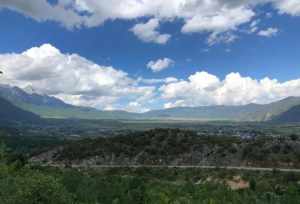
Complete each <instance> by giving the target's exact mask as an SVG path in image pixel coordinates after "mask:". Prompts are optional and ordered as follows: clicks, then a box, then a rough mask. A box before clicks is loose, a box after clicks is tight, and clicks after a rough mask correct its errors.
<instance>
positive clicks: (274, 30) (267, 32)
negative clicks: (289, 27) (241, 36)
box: [257, 28, 279, 37]
mask: <svg viewBox="0 0 300 204" xmlns="http://www.w3.org/2000/svg"><path fill="white" fill-rule="evenodd" d="M278 32H279V30H278V28H268V29H266V30H261V31H259V32H258V33H257V35H259V36H263V37H273V36H276V35H277V33H278Z"/></svg>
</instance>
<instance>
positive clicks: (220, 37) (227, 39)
mask: <svg viewBox="0 0 300 204" xmlns="http://www.w3.org/2000/svg"><path fill="white" fill-rule="evenodd" d="M237 38H238V37H237V36H236V35H234V34H232V33H230V32H227V33H221V34H220V33H212V34H210V35H209V37H208V39H207V44H208V45H209V46H212V45H215V44H218V43H225V44H230V43H232V42H234V41H235V40H236V39H237Z"/></svg>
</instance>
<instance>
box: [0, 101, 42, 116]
mask: <svg viewBox="0 0 300 204" xmlns="http://www.w3.org/2000/svg"><path fill="white" fill-rule="evenodd" d="M39 120H40V118H39V117H38V116H37V115H35V114H33V113H31V112H28V111H24V110H22V109H21V108H18V107H17V106H15V105H13V104H11V103H10V102H9V101H7V100H5V99H3V98H1V97H0V121H2V122H3V121H24V122H26V121H27V122H35V121H39Z"/></svg>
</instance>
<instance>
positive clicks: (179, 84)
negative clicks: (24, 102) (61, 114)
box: [0, 0, 300, 112]
mask: <svg viewBox="0 0 300 204" xmlns="http://www.w3.org/2000/svg"><path fill="white" fill-rule="evenodd" d="M0 19H1V20H0V27H1V34H0V45H1V46H0V69H1V70H2V71H3V72H4V75H3V76H1V80H0V83H2V84H9V85H11V86H18V87H20V88H24V89H25V90H31V91H32V90H34V91H35V92H36V93H39V94H47V95H51V96H54V97H58V98H60V99H62V100H64V101H65V102H67V103H70V104H73V105H79V106H89V107H94V108H97V109H100V110H126V111H131V112H145V111H149V110H153V109H162V108H172V107H181V106H191V107H195V106H208V105H244V104H249V103H259V104H265V103H270V102H273V101H277V100H280V99H283V98H285V97H289V96H300V91H299V90H300V49H299V48H300V40H299V36H300V26H299V25H300V1H299V0H110V1H107V0H106V1H105V0H51V1H47V0H28V1H23V0H1V1H0Z"/></svg>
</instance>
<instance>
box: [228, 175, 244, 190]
mask: <svg viewBox="0 0 300 204" xmlns="http://www.w3.org/2000/svg"><path fill="white" fill-rule="evenodd" d="M226 184H227V186H229V188H230V189H231V190H234V191H236V190H240V189H247V188H249V187H250V184H249V182H248V181H245V180H243V179H242V178H241V177H240V176H235V177H233V179H232V180H226Z"/></svg>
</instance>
